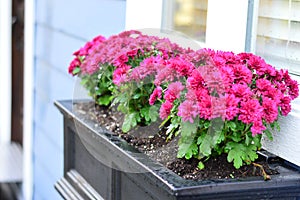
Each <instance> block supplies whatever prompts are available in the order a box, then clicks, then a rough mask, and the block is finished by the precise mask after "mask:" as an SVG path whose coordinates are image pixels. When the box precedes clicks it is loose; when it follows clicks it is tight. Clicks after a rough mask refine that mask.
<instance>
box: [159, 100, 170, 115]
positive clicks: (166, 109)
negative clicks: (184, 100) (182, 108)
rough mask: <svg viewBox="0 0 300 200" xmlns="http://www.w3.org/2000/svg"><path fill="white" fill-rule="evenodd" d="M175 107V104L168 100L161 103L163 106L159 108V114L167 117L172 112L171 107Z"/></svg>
mask: <svg viewBox="0 0 300 200" xmlns="http://www.w3.org/2000/svg"><path fill="white" fill-rule="evenodd" d="M172 107H173V104H172V103H171V102H170V101H166V102H164V103H163V104H161V107H160V109H159V116H160V118H161V119H166V118H167V117H168V116H169V114H170V113H171V109H172Z"/></svg>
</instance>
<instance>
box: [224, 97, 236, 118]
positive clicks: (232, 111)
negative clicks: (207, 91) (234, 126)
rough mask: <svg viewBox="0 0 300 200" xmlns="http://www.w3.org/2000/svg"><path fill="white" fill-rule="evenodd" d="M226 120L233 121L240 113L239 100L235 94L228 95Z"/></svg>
mask: <svg viewBox="0 0 300 200" xmlns="http://www.w3.org/2000/svg"><path fill="white" fill-rule="evenodd" d="M225 97H226V118H225V119H226V120H232V119H233V118H235V117H236V116H237V114H238V113H239V108H238V103H239V99H238V98H236V97H235V96H234V95H233V94H226V95H225ZM223 120H224V119H223Z"/></svg>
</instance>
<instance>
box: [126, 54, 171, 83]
mask: <svg viewBox="0 0 300 200" xmlns="http://www.w3.org/2000/svg"><path fill="white" fill-rule="evenodd" d="M164 64H165V61H164V60H163V59H162V58H161V57H160V56H151V57H149V58H145V59H144V60H143V61H142V62H140V66H137V67H136V68H134V69H132V73H131V76H130V79H131V80H136V81H138V80H142V79H144V78H145V77H147V76H149V75H154V74H156V73H157V70H158V69H159V68H163V67H162V66H163V65H164Z"/></svg>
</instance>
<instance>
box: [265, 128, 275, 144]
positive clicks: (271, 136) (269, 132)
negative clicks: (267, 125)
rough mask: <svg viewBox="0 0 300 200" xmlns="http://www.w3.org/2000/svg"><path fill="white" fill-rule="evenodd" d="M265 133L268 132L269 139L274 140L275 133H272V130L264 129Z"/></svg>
mask: <svg viewBox="0 0 300 200" xmlns="http://www.w3.org/2000/svg"><path fill="white" fill-rule="evenodd" d="M264 133H265V134H266V136H267V137H268V139H269V140H271V141H273V139H274V138H273V134H272V133H271V131H270V130H269V129H266V130H264Z"/></svg>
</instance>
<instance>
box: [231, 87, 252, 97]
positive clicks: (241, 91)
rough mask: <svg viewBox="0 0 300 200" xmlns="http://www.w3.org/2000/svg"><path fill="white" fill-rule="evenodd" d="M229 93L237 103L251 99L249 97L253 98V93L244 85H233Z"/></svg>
mask: <svg viewBox="0 0 300 200" xmlns="http://www.w3.org/2000/svg"><path fill="white" fill-rule="evenodd" d="M230 92H231V93H232V94H233V95H234V96H235V98H237V99H238V100H239V101H246V100H247V99H249V98H251V96H253V92H252V91H251V90H250V88H249V87H248V86H247V85H245V84H233V85H232V88H231V90H230Z"/></svg>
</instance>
